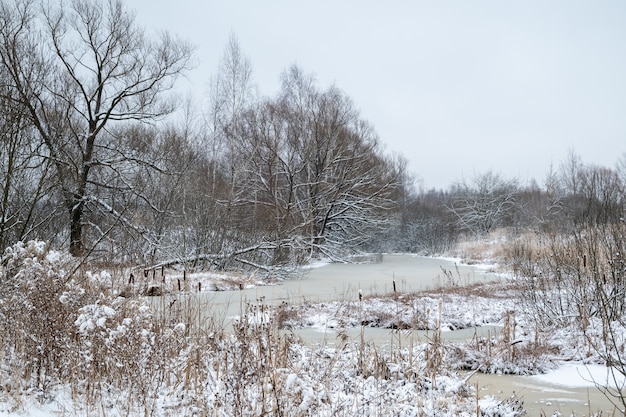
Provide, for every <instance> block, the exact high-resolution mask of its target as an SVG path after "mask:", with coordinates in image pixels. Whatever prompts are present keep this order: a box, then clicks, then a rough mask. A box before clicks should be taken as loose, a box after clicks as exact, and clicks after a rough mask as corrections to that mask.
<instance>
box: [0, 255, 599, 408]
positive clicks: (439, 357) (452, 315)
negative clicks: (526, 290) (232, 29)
mask: <svg viewBox="0 0 626 417" xmlns="http://www.w3.org/2000/svg"><path fill="white" fill-rule="evenodd" d="M17 252H19V254H17ZM64 262H67V259H66V258H64V256H62V255H61V254H58V253H56V252H48V250H47V248H45V247H43V246H41V245H32V246H28V247H26V248H18V249H16V254H15V256H14V257H13V258H11V260H10V261H9V262H8V263H7V265H8V266H7V269H5V270H4V272H3V273H5V274H7V273H8V272H11V268H15V267H16V265H17V266H19V267H20V268H22V270H21V271H23V272H19V273H17V274H16V275H14V278H15V277H17V278H20V277H25V278H28V279H27V283H30V280H31V279H35V278H34V277H35V275H33V274H32V273H31V272H29V271H31V270H32V271H45V277H46V278H45V279H50V280H54V281H55V282H56V284H55V285H57V284H58V285H61V288H65V287H67V288H66V289H65V290H63V291H60V292H59V296H58V301H59V303H60V304H59V306H60V307H63V308H67V307H68V306H71V305H72V302H74V301H76V300H84V297H83V296H84V293H85V291H93V288H97V289H99V290H98V291H102V292H100V293H99V294H98V292H93V295H92V296H93V297H95V298H96V299H95V300H92V301H91V302H90V303H89V304H83V305H80V307H79V308H77V309H76V311H75V312H74V313H72V312H71V311H70V310H68V312H69V313H71V314H75V318H74V319H72V320H71V321H70V322H69V323H70V327H71V328H70V329H68V330H67V331H68V333H70V334H73V335H74V336H71V337H68V338H67V342H66V343H67V346H66V345H59V346H61V347H60V348H62V349H67V355H68V356H72V357H71V358H65V359H63V358H61V360H60V363H61V367H63V366H67V369H68V371H67V372H66V373H68V374H69V375H70V376H71V377H68V378H66V379H63V378H65V377H63V375H65V373H63V372H61V373H60V374H59V375H60V376H59V377H57V378H56V379H55V378H52V377H50V378H48V376H47V375H44V382H41V381H38V379H39V377H37V378H35V376H32V375H31V377H27V378H26V379H20V377H19V375H20V374H21V371H20V369H19V366H20V364H21V363H23V364H25V365H26V364H28V358H26V359H24V358H22V359H19V360H18V358H17V357H16V358H11V357H6V356H5V358H4V359H3V360H2V361H1V362H0V376H2V378H3V379H4V382H3V384H2V385H1V386H0V413H1V414H4V415H7V416H37V417H49V416H58V415H66V416H69V415H84V416H92V415H93V416H104V415H107V416H118V415H119V416H121V415H127V416H135V415H137V416H138V415H146V414H149V415H155V416H174V415H203V414H204V413H210V414H214V415H223V416H226V415H231V414H233V413H235V412H237V413H241V414H242V415H259V414H261V413H270V414H283V415H294V416H296V415H320V416H326V415H328V416H330V415H337V414H340V415H404V416H422V415H440V416H456V415H461V416H473V415H476V414H477V411H479V414H480V415H481V416H510V417H514V416H517V415H521V413H522V401H521V400H520V398H518V397H516V396H513V397H511V396H508V395H506V396H504V398H497V397H494V396H482V397H480V398H479V397H477V395H476V391H475V387H474V386H473V385H472V384H471V383H469V384H468V383H467V380H468V379H469V378H470V377H471V376H472V375H473V374H474V373H475V372H479V371H480V372H488V373H492V374H515V375H533V376H532V378H535V379H536V380H537V381H538V382H539V383H546V384H563V385H567V384H576V385H577V386H583V385H582V384H587V385H584V386H585V387H592V386H594V384H595V383H598V382H602V381H603V380H606V378H605V375H606V374H603V373H602V369H604V370H605V371H606V368H605V367H602V366H600V365H599V363H600V359H599V358H598V357H597V356H594V354H593V353H592V352H590V351H589V348H588V346H587V345H586V344H585V342H584V340H583V338H582V335H580V334H578V333H576V332H575V331H574V330H573V328H570V329H567V328H566V329H560V330H559V331H552V330H551V331H550V332H548V333H546V332H543V331H542V330H540V329H536V328H534V327H533V326H531V325H530V323H531V321H530V320H529V319H528V317H527V316H526V312H525V311H524V309H523V307H522V306H521V305H520V304H519V303H518V299H517V298H516V295H515V294H516V293H515V291H516V289H515V285H514V282H512V281H509V280H504V281H501V282H498V283H488V284H475V285H472V286H469V287H461V286H457V285H453V286H448V287H446V288H445V289H436V290H428V291H421V292H414V293H391V294H387V295H375V296H364V297H363V298H362V299H361V300H352V301H341V300H339V301H337V300H334V301H320V302H310V301H309V302H304V303H302V304H288V303H283V304H280V305H262V304H259V305H252V306H248V310H247V311H246V313H245V314H244V315H243V316H240V317H237V318H236V320H234V328H233V330H232V331H231V330H230V329H226V328H224V327H219V325H218V326H215V325H212V326H209V327H208V328H204V329H202V330H201V331H200V332H197V330H199V329H195V330H192V326H191V323H195V322H194V320H195V317H191V315H192V313H191V312H190V317H187V318H185V317H184V315H180V316H177V317H178V318H180V321H179V322H171V323H170V322H163V321H158V320H157V321H155V320H154V319H153V316H152V315H151V313H150V311H149V309H146V308H145V306H143V305H141V303H137V300H138V299H136V298H135V297H131V298H129V299H124V298H120V297H117V295H116V293H117V291H111V293H110V294H107V293H106V290H105V288H111V282H110V281H111V277H110V276H109V275H108V274H106V273H87V274H86V278H85V280H86V281H84V282H83V284H85V283H87V284H89V286H91V287H89V286H87V287H85V286H84V285H83V287H84V288H83V287H80V286H79V284H78V283H77V282H75V281H72V280H65V276H66V269H64V268H65V267H66V264H65V263H64ZM483 267H485V268H493V267H489V266H487V265H483ZM7 271H8V272H7ZM12 271H13V272H12V273H15V269H14V270H12ZM57 276H58V277H57ZM57 278H59V279H57ZM184 278H185V279H184V281H185V282H187V285H188V287H189V291H195V290H196V288H197V283H201V285H200V287H201V288H200V289H201V291H208V289H209V288H214V289H224V288H242V287H245V286H250V285H259V284H261V283H259V282H256V281H255V280H254V279H249V278H247V279H237V278H236V277H232V276H217V275H207V274H198V275H191V274H189V275H186V276H185V277H184ZM179 279H180V277H177V276H176V275H173V274H172V273H170V274H169V275H168V280H169V281H168V282H170V285H173V287H172V288H171V289H170V290H169V291H178V288H177V284H173V283H177V282H178V281H179ZM64 280H65V281H64ZM57 281H58V282H57ZM59 283H60V284H59ZM29 285H30V284H29ZM81 285H82V284H81ZM174 285H175V286H174ZM221 286H223V287H221ZM92 287H93V288H92ZM28 288H30V290H32V291H35V292H36V291H37V289H38V288H39V287H37V286H34V287H33V286H30V287H28ZM184 290H185V288H181V291H184ZM52 301H54V300H52ZM53 304H54V303H53ZM55 305H56V304H55ZM78 306H79V304H77V307H78ZM5 307H6V304H5ZM6 311H7V312H8V313H7V314H9V313H10V312H11V310H10V309H8V310H6ZM486 325H497V326H498V328H499V329H501V331H499V332H498V333H497V334H490V335H488V336H485V335H482V336H476V337H473V338H470V339H469V340H464V341H459V342H454V343H452V342H444V341H443V338H442V337H441V335H442V334H443V333H445V332H453V331H456V330H458V329H464V328H471V327H480V326H486ZM373 327H379V328H385V329H391V331H395V332H413V331H417V330H419V329H424V330H428V331H429V332H430V333H429V337H428V338H426V339H422V340H420V339H415V341H414V342H412V343H410V344H407V343H404V344H402V346H399V345H396V346H392V347H389V346H380V345H376V344H373V343H370V342H369V341H365V340H362V339H361V340H359V338H358V337H357V338H349V337H346V338H345V339H342V334H343V331H344V330H345V329H350V328H352V329H360V328H373ZM302 328H313V329H320V330H325V329H332V330H333V331H334V332H336V334H337V335H338V336H337V339H338V341H337V342H336V343H335V345H334V346H333V347H330V346H317V347H315V346H311V345H309V344H306V343H303V342H301V341H299V340H298V339H297V338H295V337H294V335H293V334H292V333H291V332H290V330H289V329H302ZM591 328H593V323H592V324H591V325H590V329H591ZM280 329H282V330H280ZM61 330H62V329H61ZM61 336H62V334H61ZM42 343H43V342H42ZM9 345H10V344H6V341H5V346H4V352H5V354H6V353H7V352H9V353H10V352H11V349H13V348H10V346H9ZM0 346H2V345H0ZM8 346H9V347H8ZM129 351H132V352H133V354H132V355H130V356H128V355H127V352H129ZM33 355H34V356H36V355H35V352H33ZM66 359H69V360H66ZM20 360H21V361H22V362H20ZM24 360H26V362H24ZM583 363H584V364H585V365H586V366H582V364H583ZM148 364H149V365H148ZM583 371H584V372H583ZM468 372H469V374H468ZM585 372H591V373H590V374H589V375H587V374H586V373H585ZM89 375H93V376H94V378H95V379H93V380H90V377H89ZM574 376H576V378H574ZM586 376H588V377H589V378H586ZM133 378H137V379H136V380H133ZM603 378H605V379H603ZM42 384H43V385H42Z"/></svg>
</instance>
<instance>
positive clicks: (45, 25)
mask: <svg viewBox="0 0 626 417" xmlns="http://www.w3.org/2000/svg"><path fill="white" fill-rule="evenodd" d="M190 56H191V48H190V46H189V45H188V44H186V43H184V42H181V41H179V40H176V39H174V38H172V37H171V36H170V35H168V34H167V33H162V34H161V35H160V37H159V38H158V40H153V39H150V38H148V37H147V36H146V34H145V33H144V31H143V30H142V29H141V28H140V27H139V26H138V25H137V23H136V22H135V16H134V15H133V14H132V13H130V12H128V11H127V10H125V9H124V7H123V5H122V2H121V1H119V0H109V1H107V2H103V3H94V2H91V1H86V0H73V1H71V2H69V3H68V4H63V5H51V4H43V5H42V4H40V3H38V2H36V1H31V0H15V1H7V2H3V3H2V5H1V7H0V59H1V65H2V70H3V71H6V73H7V74H8V79H9V81H10V82H9V84H8V85H7V86H5V88H8V89H10V90H11V91H12V93H13V94H12V96H11V97H9V98H13V99H14V101H15V103H16V104H19V105H20V106H23V107H24V108H25V112H26V115H27V116H28V118H29V119H30V123H32V125H33V126H34V127H35V129H36V131H37V133H38V136H39V139H40V141H41V143H42V144H43V145H44V147H45V148H46V153H47V157H48V158H49V159H50V161H51V162H52V164H53V166H54V170H55V179H56V183H57V186H58V189H59V192H60V195H61V198H62V200H63V205H64V207H65V210H66V212H67V214H68V217H69V222H68V223H69V230H70V232H69V235H70V239H69V240H70V252H71V253H72V254H73V255H76V256H80V255H83V254H84V247H85V246H84V245H85V242H84V236H83V235H84V234H83V227H84V225H85V221H84V220H85V211H86V210H89V209H90V208H89V207H90V206H93V205H96V206H99V207H100V208H101V210H103V211H105V212H108V214H109V215H111V216H113V217H116V218H117V219H118V221H120V222H122V223H125V222H126V219H123V215H122V213H120V212H119V211H117V210H115V209H114V208H113V207H112V206H111V205H110V204H108V203H107V202H105V201H102V200H100V199H99V198H97V193H96V192H95V190H98V189H101V188H103V187H106V186H107V184H104V183H101V182H99V181H97V179H96V178H95V173H96V171H101V172H103V171H112V172H114V173H115V176H116V177H117V178H118V179H119V180H120V181H123V178H124V175H123V172H122V170H121V169H118V168H119V165H120V164H122V165H124V166H125V165H126V164H127V163H128V162H134V163H136V164H140V165H146V166H148V165H151V164H152V162H151V161H146V160H143V159H141V158H137V155H133V154H127V153H126V152H125V150H124V149H120V148H117V147H114V145H115V144H116V143H119V142H118V141H119V140H123V138H114V137H112V136H111V132H110V129H109V128H110V127H111V126H112V125H114V124H116V123H123V122H129V121H149V120H156V119H158V118H160V117H162V116H164V115H166V114H168V113H170V112H171V111H172V110H173V102H171V101H168V100H166V99H164V98H165V97H166V95H165V93H167V91H168V90H170V89H171V88H172V86H173V83H174V81H175V80H176V78H177V77H178V76H179V75H180V74H181V73H182V72H183V71H184V70H185V69H186V67H187V65H188V62H189V58H190ZM127 185H128V184H127ZM125 191H132V190H130V189H129V187H126V188H125Z"/></svg>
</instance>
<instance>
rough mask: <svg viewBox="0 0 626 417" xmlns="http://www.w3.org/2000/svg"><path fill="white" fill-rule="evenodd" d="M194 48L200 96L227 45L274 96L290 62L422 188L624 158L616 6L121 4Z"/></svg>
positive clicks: (625, 4)
mask: <svg viewBox="0 0 626 417" xmlns="http://www.w3.org/2000/svg"><path fill="white" fill-rule="evenodd" d="M126 4H127V6H128V7H129V8H130V9H132V10H134V11H135V12H136V13H137V19H138V21H139V22H140V24H142V25H143V26H144V27H146V28H147V29H149V30H157V29H167V30H168V31H170V32H171V33H174V34H177V35H179V36H180V37H182V38H184V39H186V40H189V41H190V42H191V43H192V44H194V45H195V46H196V47H197V50H196V54H195V59H196V62H197V67H196V69H194V70H193V71H192V72H191V73H189V83H190V84H187V85H186V87H188V88H189V89H190V91H193V92H194V94H196V95H197V96H198V97H201V96H202V95H203V94H206V91H207V88H206V84H207V81H208V80H209V78H210V77H211V76H212V75H214V74H215V73H216V70H217V66H218V62H219V60H220V58H221V57H222V55H223V52H224V49H225V47H226V44H227V41H228V37H229V36H230V34H231V33H234V34H235V36H236V37H237V39H238V40H239V44H240V47H241V49H242V51H243V52H244V53H245V54H246V55H247V56H248V57H249V58H250V61H251V63H252V66H253V70H254V82H255V83H256V84H257V86H258V88H259V90H260V91H261V93H262V94H263V95H274V94H275V93H276V91H277V90H278V86H279V77H280V74H281V73H282V72H283V70H284V69H285V68H287V67H288V66H290V65H292V64H298V65H299V66H300V67H301V68H302V69H303V70H304V71H305V72H306V73H312V74H314V75H315V77H316V79H317V80H318V85H319V86H320V87H321V88H326V87H327V86H329V85H331V84H334V85H335V86H337V87H338V88H340V89H341V90H343V91H344V92H345V93H346V94H347V95H348V96H350V97H351V98H352V99H353V100H354V102H355V103H356V104H357V106H358V107H359V108H360V109H361V115H362V117H363V118H364V119H366V120H368V121H369V122H370V123H371V124H372V125H373V126H374V127H375V129H376V131H377V132H378V135H379V136H380V140H381V142H382V143H383V144H385V148H386V150H387V151H388V152H397V153H401V154H402V155H404V156H405V157H406V158H407V159H408V160H409V163H410V169H411V171H412V172H413V173H415V174H416V175H417V176H418V177H420V178H421V179H422V180H423V183H424V185H425V187H426V188H431V187H436V188H447V187H448V186H449V185H450V184H452V183H453V182H455V181H458V180H460V179H462V178H471V177H472V176H473V175H474V174H475V173H480V172H485V171H487V170H493V171H495V172H497V173H500V174H502V175H503V176H505V177H507V178H513V177H516V178H519V179H520V180H521V181H522V183H524V182H526V181H527V180H529V179H531V178H534V179H536V180H537V181H538V182H539V183H540V184H542V183H543V181H544V179H545V174H546V172H547V171H548V169H549V168H550V165H551V164H553V165H554V166H555V167H558V165H559V164H560V163H561V162H562V161H563V160H564V159H565V158H566V156H567V154H568V152H569V151H570V150H574V151H575V152H576V153H577V154H579V155H580V156H581V158H582V160H583V162H585V163H590V164H599V165H603V166H607V167H614V166H615V162H616V161H617V158H618V157H619V156H620V155H621V154H622V153H624V152H626V1H623V0H614V1H602V0H600V1H598V0H593V1H588V0H584V1H583V0H560V1H554V0H538V1H532V0H531V1H505V0H494V1H474V0H471V1H469V0H459V1H444V0H437V1H416V0H412V1H409V0H407V1H388V2H383V1H366V0H358V1H357V0H354V1H353V0H350V1H348V0H334V1H330V0H321V1H320V0H317V1H312V0H306V1H305V0H300V1H294V0H291V1H287V0H285V1H275V0H265V1H259V0H249V1H240V0H223V1H213V0H206V1H197V0H177V1H176V2H174V1H171V0H126Z"/></svg>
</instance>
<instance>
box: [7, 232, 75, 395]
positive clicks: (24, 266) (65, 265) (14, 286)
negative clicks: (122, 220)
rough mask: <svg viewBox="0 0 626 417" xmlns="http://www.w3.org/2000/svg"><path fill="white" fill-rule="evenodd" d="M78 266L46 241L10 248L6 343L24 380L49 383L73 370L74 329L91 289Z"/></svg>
mask: <svg viewBox="0 0 626 417" xmlns="http://www.w3.org/2000/svg"><path fill="white" fill-rule="evenodd" d="M75 266H76V264H75V262H74V261H73V259H72V258H71V257H69V256H67V255H64V254H62V253H59V252H56V251H53V250H50V249H49V248H48V246H47V245H46V244H45V243H44V242H40V241H30V242H28V243H21V242H20V243H17V244H15V245H13V246H11V247H9V248H7V249H6V250H5V252H4V254H3V255H2V262H1V266H0V332H1V334H2V335H3V337H2V341H0V347H1V349H2V351H3V352H2V356H3V357H4V361H10V362H11V363H10V364H8V365H10V366H11V367H12V368H13V369H19V370H20V375H14V376H15V377H19V378H20V379H23V380H31V381H32V383H35V384H37V385H40V386H41V385H43V384H45V383H46V382H47V380H48V379H49V378H55V377H57V376H68V375H69V374H70V373H71V372H72V366H73V364H72V363H71V361H72V359H71V358H72V355H71V351H72V348H73V345H74V342H73V333H72V331H71V329H72V325H73V322H74V320H76V312H77V310H78V307H79V306H80V305H81V303H82V302H83V301H84V299H85V297H86V292H85V289H84V288H83V286H82V284H81V283H80V282H78V281H77V280H76V279H75V278H74V277H73V275H72V272H73V269H74V268H75Z"/></svg>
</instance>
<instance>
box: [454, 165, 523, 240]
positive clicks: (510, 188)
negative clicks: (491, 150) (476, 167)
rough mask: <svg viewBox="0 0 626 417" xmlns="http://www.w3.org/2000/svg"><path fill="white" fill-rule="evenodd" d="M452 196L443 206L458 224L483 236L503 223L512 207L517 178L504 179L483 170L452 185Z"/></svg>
mask: <svg viewBox="0 0 626 417" xmlns="http://www.w3.org/2000/svg"><path fill="white" fill-rule="evenodd" d="M452 192H453V194H454V197H453V199H452V202H451V203H450V204H449V205H448V206H447V207H448V210H450V211H451V212H452V213H453V214H454V215H455V217H456V219H457V220H456V221H457V224H458V226H459V227H460V228H461V229H464V230H467V231H469V232H471V233H474V234H478V235H483V234H487V233H489V232H490V231H491V230H493V229H494V228H496V227H499V226H503V225H505V222H506V220H507V219H510V218H511V216H513V215H514V211H515V209H516V195H517V192H518V185H517V181H515V180H505V179H503V178H502V177H501V176H500V175H499V174H496V173H494V172H492V171H487V172H485V173H483V174H478V175H476V176H475V177H474V179H473V181H472V183H467V182H466V181H465V180H464V181H462V182H461V183H459V184H456V185H455V187H453V191H452Z"/></svg>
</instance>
